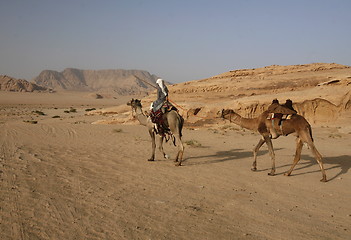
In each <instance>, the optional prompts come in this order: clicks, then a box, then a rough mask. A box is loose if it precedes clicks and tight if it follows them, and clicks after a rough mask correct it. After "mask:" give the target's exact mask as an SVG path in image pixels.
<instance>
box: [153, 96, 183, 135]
mask: <svg viewBox="0 0 351 240" xmlns="http://www.w3.org/2000/svg"><path fill="white" fill-rule="evenodd" d="M162 109H164V111H165V112H169V111H171V110H175V111H178V109H177V108H176V107H174V106H173V105H172V104H171V103H169V102H165V103H164V104H163V105H162V107H161V108H160V109H159V110H157V111H156V112H154V111H153V110H151V112H150V117H151V121H152V122H153V123H156V125H157V131H158V132H159V133H161V134H163V135H165V134H166V133H169V131H170V130H169V128H168V126H166V124H165V121H164V118H163V115H164V113H163V112H162Z"/></svg>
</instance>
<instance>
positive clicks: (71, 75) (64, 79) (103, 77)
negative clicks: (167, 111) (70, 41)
mask: <svg viewBox="0 0 351 240" xmlns="http://www.w3.org/2000/svg"><path fill="white" fill-rule="evenodd" d="M157 78H158V77H157V76H156V75H153V74H150V73H149V72H147V71H144V70H123V69H110V70H81V69H75V68H66V69H65V70H64V71H62V72H58V71H53V70H44V71H42V72H41V73H40V74H39V76H37V77H36V78H34V79H33V81H34V82H35V83H36V84H38V85H40V86H43V87H45V88H50V89H52V90H55V91H65V90H69V91H83V92H99V93H109V94H118V95H131V94H139V93H141V92H142V93H145V92H149V91H151V90H153V88H152V87H151V86H149V85H148V84H145V83H144V82H143V81H146V82H149V83H151V84H153V85H155V83H156V80H157ZM139 79H142V80H143V81H140V80H139Z"/></svg>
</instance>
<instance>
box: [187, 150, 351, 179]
mask: <svg viewBox="0 0 351 240" xmlns="http://www.w3.org/2000/svg"><path fill="white" fill-rule="evenodd" d="M278 150H280V149H275V151H278ZM266 154H267V155H268V150H261V151H259V152H258V154H257V157H258V159H257V161H258V165H259V162H260V159H259V157H260V156H263V155H266ZM242 158H250V164H251V163H252V161H253V153H252V151H244V149H232V150H229V151H219V152H217V153H215V154H213V155H206V156H195V157H188V158H186V159H185V160H184V161H186V162H187V164H186V165H188V166H191V165H201V164H213V163H220V162H226V161H233V160H239V159H242ZM202 159H205V160H202ZM189 160H198V161H194V162H192V161H189ZM251 160H252V161H251ZM266 160H268V161H270V159H269V155H268V159H266ZM322 161H323V164H324V169H325V170H326V173H327V178H328V181H332V180H334V179H336V178H338V177H339V176H341V175H343V174H346V173H347V172H348V171H349V169H350V168H351V156H350V155H341V156H336V157H323V159H322ZM292 162H293V157H292V158H291V164H292ZM276 164H279V158H278V157H277V155H276ZM291 164H284V165H278V166H276V169H281V168H287V169H286V171H288V169H289V168H290V166H291ZM314 165H318V164H317V161H316V159H315V158H314V157H312V156H309V155H301V160H300V161H299V163H298V164H297V165H296V167H295V169H294V171H293V172H292V174H291V176H298V175H304V174H309V173H315V172H320V169H319V167H318V169H316V170H311V171H306V172H303V173H294V172H296V170H301V169H308V168H310V167H312V166H314ZM327 165H328V167H326V166H327ZM248 167H251V165H249V166H248ZM331 169H340V171H339V172H338V173H337V174H336V175H335V176H330V174H328V170H331ZM269 170H270V168H266V169H259V170H257V172H264V171H269ZM286 171H284V172H281V173H276V175H282V174H284V173H285V172H286Z"/></svg>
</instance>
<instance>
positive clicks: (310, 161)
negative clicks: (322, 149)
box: [277, 155, 351, 181]
mask: <svg viewBox="0 0 351 240" xmlns="http://www.w3.org/2000/svg"><path fill="white" fill-rule="evenodd" d="M322 161H323V164H324V169H325V171H326V174H327V179H328V181H332V180H335V179H336V178H338V177H339V176H341V175H343V174H346V173H347V172H348V171H349V169H350V168H351V156H350V155H341V156H337V157H323V158H322ZM313 165H317V161H316V159H314V158H313V157H311V156H309V155H301V160H300V162H299V163H298V164H297V165H296V167H295V169H294V170H300V169H305V168H309V167H311V166H313ZM326 165H330V167H329V166H328V167H326ZM331 169H340V171H339V172H338V173H337V174H336V175H335V176H330V174H328V170H331ZM315 172H320V169H319V168H318V170H313V171H307V172H303V173H297V174H294V171H293V172H292V174H291V176H298V175H304V174H309V173H315ZM277 175H278V174H277Z"/></svg>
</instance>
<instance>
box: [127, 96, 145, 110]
mask: <svg viewBox="0 0 351 240" xmlns="http://www.w3.org/2000/svg"><path fill="white" fill-rule="evenodd" d="M127 105H128V106H131V107H132V109H134V110H135V109H136V108H137V107H140V108H141V107H142V106H141V100H139V99H134V98H133V99H132V100H131V101H130V102H127Z"/></svg>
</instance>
